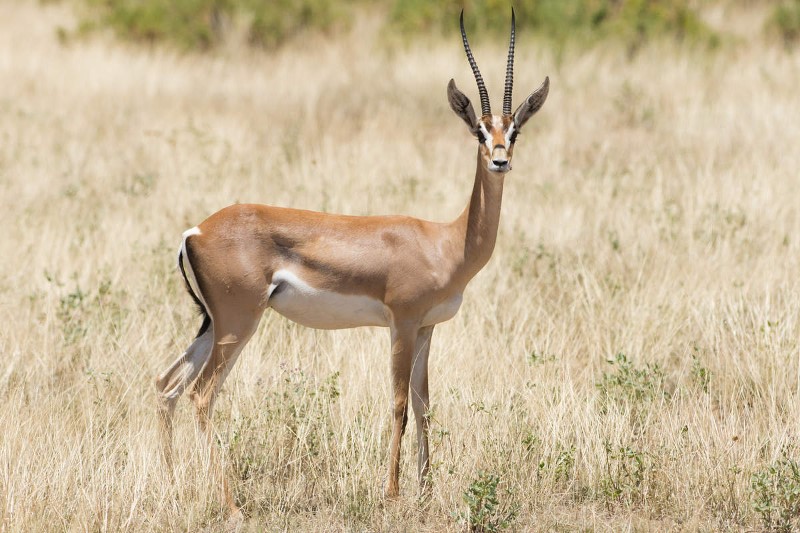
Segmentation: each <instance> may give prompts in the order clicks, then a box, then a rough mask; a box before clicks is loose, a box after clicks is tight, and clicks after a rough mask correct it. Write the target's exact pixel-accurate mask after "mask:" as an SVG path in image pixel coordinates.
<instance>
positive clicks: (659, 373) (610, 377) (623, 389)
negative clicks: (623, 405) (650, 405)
mask: <svg viewBox="0 0 800 533" xmlns="http://www.w3.org/2000/svg"><path fill="white" fill-rule="evenodd" d="M608 364H610V365H612V366H613V367H614V371H612V372H604V373H603V379H602V380H601V381H600V382H599V383H597V385H596V386H597V389H598V390H599V391H600V394H601V395H602V397H603V399H604V401H606V402H609V401H612V402H613V401H629V402H632V403H639V402H644V401H651V400H654V399H656V398H659V397H661V398H663V397H664V371H663V370H661V367H660V366H659V365H658V363H653V364H650V363H647V364H645V366H644V367H643V368H637V367H636V366H635V365H634V364H633V362H631V361H629V360H628V357H627V356H626V355H625V354H624V353H621V352H620V353H618V354H617V355H616V356H614V359H609V360H608Z"/></svg>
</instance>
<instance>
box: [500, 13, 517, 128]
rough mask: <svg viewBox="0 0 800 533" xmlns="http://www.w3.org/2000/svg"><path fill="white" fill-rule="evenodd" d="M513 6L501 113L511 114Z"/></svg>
mask: <svg viewBox="0 0 800 533" xmlns="http://www.w3.org/2000/svg"><path fill="white" fill-rule="evenodd" d="M514 22H515V20H514V8H513V7H512V8H511V40H510V41H509V43H508V64H507V65H506V88H505V92H504V93H503V114H504V115H510V114H511V92H512V90H513V88H514V27H515V24H514Z"/></svg>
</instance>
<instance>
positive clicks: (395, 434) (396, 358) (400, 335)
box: [384, 322, 419, 498]
mask: <svg viewBox="0 0 800 533" xmlns="http://www.w3.org/2000/svg"><path fill="white" fill-rule="evenodd" d="M390 329H391V334H392V355H391V358H392V360H391V365H392V440H391V443H390V445H389V479H388V480H387V482H386V488H385V489H384V494H385V496H386V497H387V498H396V497H397V496H399V495H400V440H401V439H402V438H403V433H405V430H406V422H407V421H408V383H409V380H410V378H411V365H412V362H413V355H414V345H415V344H416V340H417V332H418V330H419V327H418V326H417V324H416V322H413V323H410V322H401V323H392V325H391V326H390Z"/></svg>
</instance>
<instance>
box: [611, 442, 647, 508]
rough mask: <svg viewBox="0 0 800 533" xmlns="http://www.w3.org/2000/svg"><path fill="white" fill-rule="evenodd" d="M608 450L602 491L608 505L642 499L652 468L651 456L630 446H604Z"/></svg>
mask: <svg viewBox="0 0 800 533" xmlns="http://www.w3.org/2000/svg"><path fill="white" fill-rule="evenodd" d="M604 446H605V450H606V475H605V477H603V479H602V480H601V482H600V489H601V491H602V493H603V496H604V499H605V500H606V502H607V503H610V502H614V501H616V502H625V503H632V502H633V501H635V500H637V499H640V498H641V496H642V489H643V485H644V482H645V478H646V475H647V471H648V470H649V469H650V468H651V465H650V458H649V456H648V455H647V454H646V453H644V452H641V451H638V450H635V449H633V448H631V447H629V446H616V447H615V446H612V445H611V443H609V442H606V443H605V444H604Z"/></svg>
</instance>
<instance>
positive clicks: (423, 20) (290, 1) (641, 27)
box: [65, 0, 800, 50]
mask: <svg viewBox="0 0 800 533" xmlns="http://www.w3.org/2000/svg"><path fill="white" fill-rule="evenodd" d="M73 2H74V3H75V5H76V8H77V9H78V11H79V14H80V15H79V16H80V21H81V22H80V25H79V27H78V28H77V30H76V31H75V32H72V33H71V34H70V36H82V35H87V34H91V33H94V32H97V31H100V30H111V31H112V32H113V33H114V34H115V35H116V36H118V37H119V38H122V39H125V40H128V41H133V42H140V43H148V44H166V45H171V46H176V47H178V48H181V49H184V50H209V49H212V48H214V47H216V46H218V45H220V44H222V43H224V42H225V41H226V40H227V39H228V38H229V37H230V35H231V34H232V33H238V34H239V35H242V34H243V35H244V36H245V40H246V42H248V43H249V44H250V45H252V46H255V47H263V48H275V47H278V46H280V45H282V44H283V43H284V42H286V41H288V40H291V39H293V38H297V37H298V36H299V35H303V34H304V33H306V32H319V33H332V32H335V31H337V30H342V29H347V28H348V27H349V24H350V21H352V20H353V18H354V17H355V16H357V15H358V13H359V11H361V12H365V11H372V12H378V13H379V14H380V15H381V18H383V19H384V20H385V24H386V25H387V29H388V30H389V32H390V33H391V34H396V35H398V36H400V37H401V38H410V37H414V36H419V35H440V34H445V35H446V34H450V33H453V32H456V31H457V28H458V26H457V22H456V21H457V20H458V14H459V13H460V11H461V10H462V9H463V10H464V11H465V13H466V15H467V16H466V17H465V23H466V25H467V27H468V31H472V32H473V35H474V36H475V37H473V38H474V39H476V40H477V39H480V36H484V35H487V34H488V35H491V36H495V35H497V34H503V35H505V34H507V32H508V22H509V21H508V19H509V13H508V11H509V10H508V8H509V6H510V5H511V4H513V6H514V8H515V10H516V15H517V21H518V24H519V25H520V26H523V27H525V29H526V32H535V33H537V34H538V35H539V36H540V37H542V38H545V39H549V40H552V41H553V42H554V44H555V45H562V46H563V45H566V44H568V43H575V44H577V45H584V46H591V45H592V44H595V43H597V42H598V41H601V40H616V41H619V42H622V43H623V44H625V45H627V46H629V47H632V48H635V47H637V46H638V45H640V44H642V43H644V42H646V41H649V40H653V39H663V38H669V39H675V40H679V41H682V42H684V41H685V42H690V43H693V44H700V45H704V46H709V47H716V46H718V45H719V44H720V43H721V42H722V40H723V39H724V37H725V35H721V34H720V33H719V31H718V30H716V29H715V28H713V27H711V26H710V25H709V24H708V23H707V22H705V21H704V18H703V12H704V10H708V9H711V8H713V7H720V6H722V7H725V6H731V5H734V6H736V5H739V6H745V7H746V6H747V5H752V4H758V3H764V4H767V5H768V6H769V9H770V13H771V16H770V17H769V18H768V20H767V21H766V22H765V24H764V29H763V34H764V36H765V37H766V38H768V39H771V40H774V41H775V42H780V43H782V44H783V45H785V46H787V47H794V46H795V45H796V44H797V43H798V42H800V0H515V1H514V2H509V1H508V0H443V1H437V2H433V1H431V0H73ZM65 35H66V33H65Z"/></svg>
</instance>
